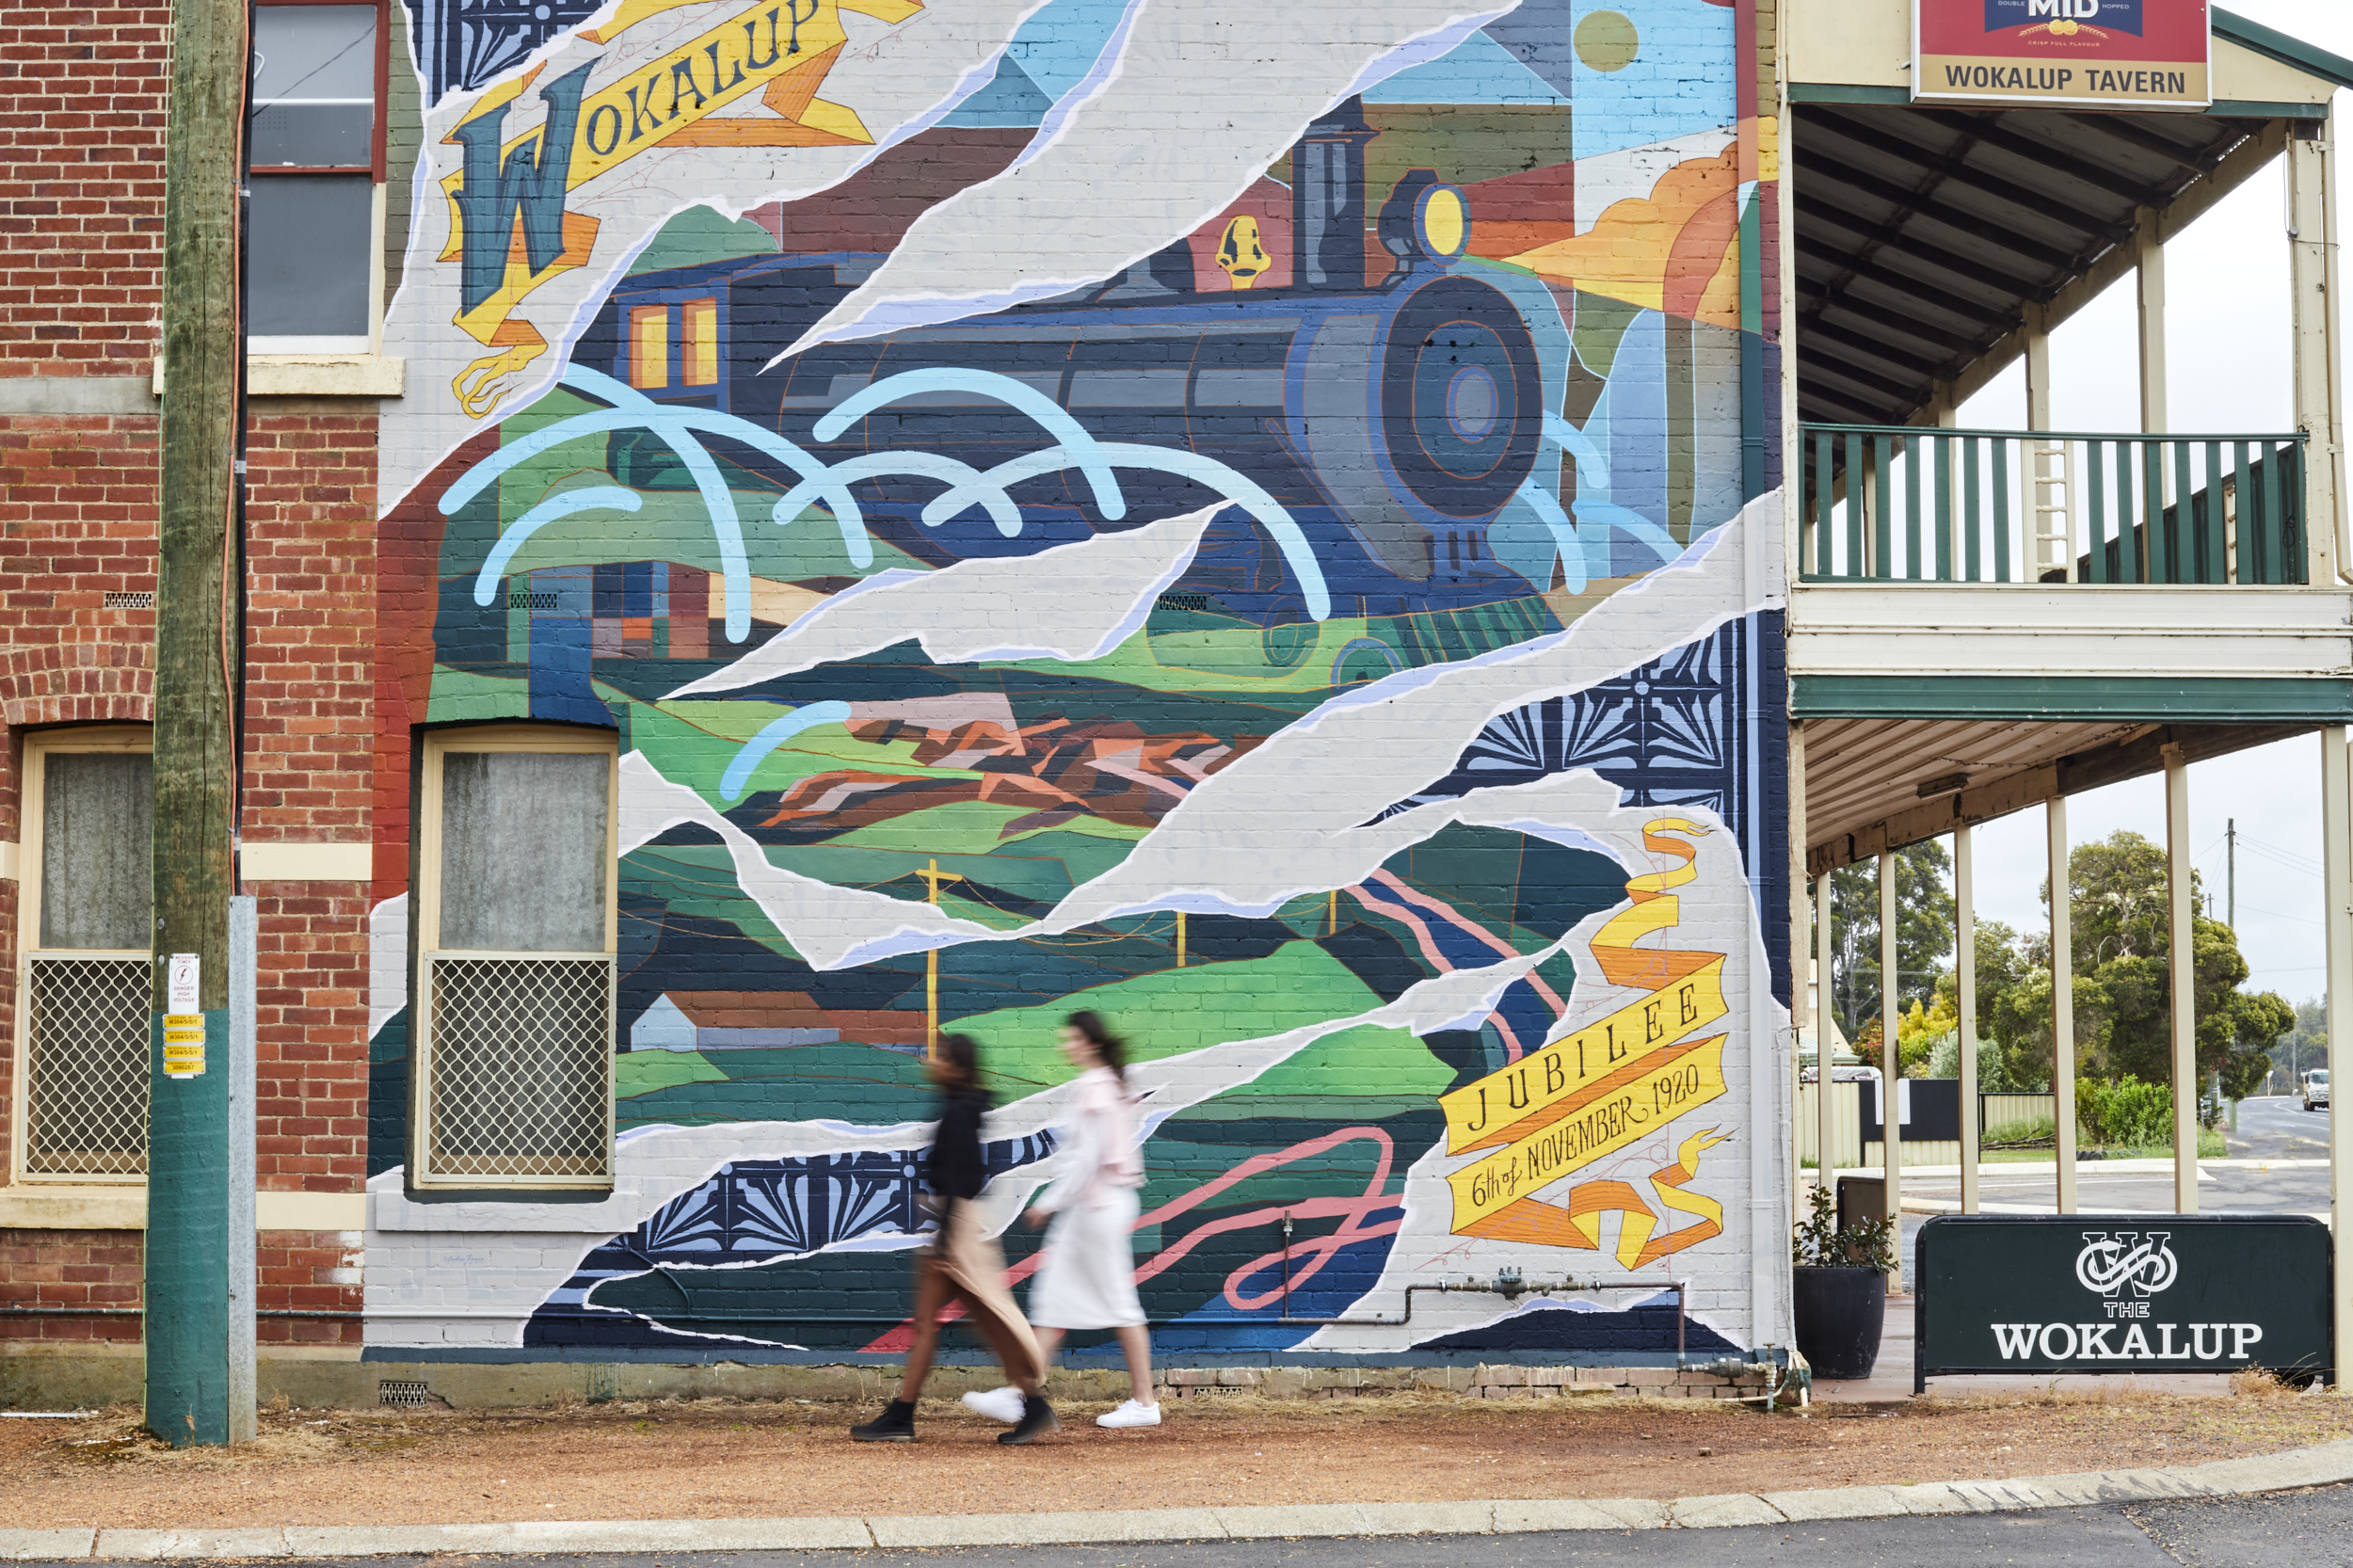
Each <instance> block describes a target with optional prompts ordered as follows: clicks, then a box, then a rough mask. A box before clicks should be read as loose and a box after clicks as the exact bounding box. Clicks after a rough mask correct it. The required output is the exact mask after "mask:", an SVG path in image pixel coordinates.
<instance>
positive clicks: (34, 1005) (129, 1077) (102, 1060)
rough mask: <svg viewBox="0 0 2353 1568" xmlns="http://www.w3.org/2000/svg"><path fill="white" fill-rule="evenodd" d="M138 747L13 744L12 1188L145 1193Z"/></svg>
mask: <svg viewBox="0 0 2353 1568" xmlns="http://www.w3.org/2000/svg"><path fill="white" fill-rule="evenodd" d="M147 746H148V732H147V731H146V730H145V729H143V728H142V729H130V728H107V729H80V730H74V729H69V730H57V731H52V732H50V733H48V734H45V735H37V736H34V737H31V738H30V739H28V741H27V742H26V744H25V769H24V780H25V792H26V800H25V812H24V822H25V832H26V836H27V838H28V839H29V840H32V841H30V842H27V843H26V844H25V845H24V856H23V861H22V864H23V867H24V872H23V882H22V884H21V887H20V892H21V894H22V896H23V898H24V906H25V908H26V910H27V912H28V914H29V915H30V917H31V918H29V919H27V920H24V921H22V922H21V923H20V926H19V936H18V943H19V950H20V951H19V959H20V964H19V969H18V974H19V982H20V990H19V993H18V994H19V996H20V997H21V999H22V1002H23V1005H22V1006H20V1007H19V1008H18V1033H17V1046H18V1057H17V1059H18V1061H19V1062H20V1063H22V1064H23V1066H24V1070H23V1072H22V1073H20V1074H19V1075H18V1083H19V1085H20V1089H19V1100H18V1104H19V1109H20V1119H19V1122H18V1126H19V1127H20V1128H22V1132H21V1134H20V1136H19V1138H18V1140H17V1144H16V1149H15V1155H16V1160H15V1164H16V1172H17V1176H18V1177H19V1178H20V1179H22V1180H25V1181H36V1182H37V1181H74V1182H137V1181H143V1180H144V1179H146V1175H147V1098H148V1053H149V1049H150V1032H151V1029H152V1009H153V1003H152V997H151V988H152V980H151V974H150V958H149V953H148V946H147V944H148V942H149V940H150V937H149V935H148V926H149V911H150V908H151V903H150V896H149V894H150V872H149V864H148V853H149V840H150V822H151V802H152V798H153V792H154V772H153V765H152V760H151V759H150V758H149V756H148V754H147Z"/></svg>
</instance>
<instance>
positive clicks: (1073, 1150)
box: [1038, 1067, 1144, 1213]
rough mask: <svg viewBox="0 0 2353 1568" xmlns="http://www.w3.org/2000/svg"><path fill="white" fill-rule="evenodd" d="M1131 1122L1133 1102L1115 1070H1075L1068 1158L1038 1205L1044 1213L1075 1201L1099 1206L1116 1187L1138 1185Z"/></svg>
mask: <svg viewBox="0 0 2353 1568" xmlns="http://www.w3.org/2000/svg"><path fill="white" fill-rule="evenodd" d="M1137 1127H1138V1118H1137V1114H1136V1102H1135V1101H1134V1100H1133V1099H1132V1098H1130V1097H1129V1096H1128V1090H1127V1086H1126V1085H1125V1084H1123V1083H1121V1082H1120V1080H1119V1075H1118V1074H1117V1073H1114V1072H1112V1070H1111V1069H1110V1068H1109V1067H1089V1068H1088V1069H1087V1070H1086V1071H1085V1072H1083V1073H1080V1075H1079V1080H1078V1084H1077V1086H1076V1093H1075V1095H1074V1096H1073V1102H1072V1105H1071V1118H1070V1144H1069V1157H1070V1158H1069V1163H1068V1164H1067V1165H1065V1166H1064V1168H1063V1174H1062V1175H1061V1176H1058V1177H1056V1178H1055V1180H1054V1185H1053V1187H1052V1189H1051V1190H1050V1191H1049V1192H1048V1193H1047V1194H1046V1196H1045V1197H1044V1198H1043V1199H1041V1200H1040V1201H1039V1204H1038V1207H1039V1208H1043V1209H1046V1210H1047V1211H1048V1212H1049V1213H1050V1212H1054V1211H1057V1210H1060V1209H1064V1208H1070V1207H1071V1206H1072V1205H1074V1204H1079V1203H1083V1204H1085V1205H1086V1206H1087V1207H1088V1208H1101V1207H1102V1206H1103V1204H1104V1203H1105V1202H1106V1201H1108V1200H1109V1198H1110V1195H1111V1194H1112V1192H1114V1191H1116V1190H1117V1189H1119V1188H1123V1187H1141V1186H1143V1185H1144V1155H1143V1151H1142V1150H1141V1149H1140V1148H1139V1147H1138V1146H1137V1144H1138V1137H1137Z"/></svg>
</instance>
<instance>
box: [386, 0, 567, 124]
mask: <svg viewBox="0 0 2353 1568" xmlns="http://www.w3.org/2000/svg"><path fill="white" fill-rule="evenodd" d="M599 4H600V0H408V20H409V24H410V37H411V38H412V39H413V40H415V49H416V55H417V68H418V70H419V71H421V72H424V84H425V102H426V103H428V104H431V103H434V102H437V101H438V100H439V99H440V96H441V95H442V94H443V93H445V92H449V91H452V90H456V89H462V88H478V87H480V86H482V85H483V84H484V83H485V82H488V81H489V80H490V79H491V78H492V77H494V76H496V75H498V73H499V72H502V71H505V70H507V69H508V68H509V67H511V66H516V65H520V64H521V63H522V62H523V61H524V60H526V59H528V58H529V57H530V56H531V52H532V51H533V50H535V49H536V48H538V47H539V46H540V45H541V44H543V43H545V42H547V41H548V40H550V39H552V38H553V37H555V36H556V35H557V34H558V33H562V32H567V31H568V30H570V29H571V28H573V27H576V26H578V25H579V24H581V23H583V22H585V21H587V20H588V18H589V17H590V16H591V15H593V14H594V13H595V11H596V9H597V7H598V5H599Z"/></svg>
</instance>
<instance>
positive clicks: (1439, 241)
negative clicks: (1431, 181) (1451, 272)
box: [1414, 185, 1471, 262]
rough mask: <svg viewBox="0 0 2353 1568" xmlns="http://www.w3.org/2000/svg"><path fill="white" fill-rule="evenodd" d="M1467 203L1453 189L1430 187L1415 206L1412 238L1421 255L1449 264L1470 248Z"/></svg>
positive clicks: (1458, 188)
mask: <svg viewBox="0 0 2353 1568" xmlns="http://www.w3.org/2000/svg"><path fill="white" fill-rule="evenodd" d="M1470 229H1471V216H1470V202H1469V201H1468V200H1466V199H1465V197H1464V195H1463V192H1462V189H1461V187H1459V186H1456V185H1432V186H1431V187H1430V188H1429V189H1428V190H1425V191H1423V192H1422V193H1421V200H1418V201H1417V202H1415V203H1414V237H1415V238H1416V239H1417V240H1418V241H1420V242H1421V249H1422V254H1424V255H1425V256H1428V257H1430V258H1431V259H1432V260H1433V261H1441V262H1450V261H1452V260H1453V259H1454V258H1455V257H1457V256H1460V255H1461V254H1462V253H1463V251H1464V249H1465V248H1466V247H1467V246H1468V245H1469V244H1470Z"/></svg>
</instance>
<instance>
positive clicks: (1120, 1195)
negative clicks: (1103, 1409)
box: [964, 1013, 1160, 1427]
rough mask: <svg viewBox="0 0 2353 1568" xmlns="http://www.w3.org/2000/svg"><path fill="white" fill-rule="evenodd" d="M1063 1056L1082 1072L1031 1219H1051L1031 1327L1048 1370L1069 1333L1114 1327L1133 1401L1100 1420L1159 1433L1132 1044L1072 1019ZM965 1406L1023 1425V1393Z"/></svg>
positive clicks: (1095, 1021) (1082, 1017)
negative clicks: (1140, 1257) (1131, 1087)
mask: <svg viewBox="0 0 2353 1568" xmlns="http://www.w3.org/2000/svg"><path fill="white" fill-rule="evenodd" d="M1062 1048H1063V1054H1064V1056H1067V1057H1068V1058H1069V1059H1070V1061H1071V1064H1073V1065H1074V1066H1076V1067H1078V1068H1079V1069H1080V1072H1079V1080H1078V1083H1077V1084H1076V1086H1075V1091H1076V1094H1075V1103H1074V1104H1073V1107H1072V1112H1073V1113H1072V1116H1071V1121H1070V1144H1069V1150H1068V1163H1067V1164H1066V1165H1065V1166H1064V1170H1063V1174H1062V1176H1060V1177H1059V1178H1058V1179H1057V1180H1056V1181H1055V1182H1054V1184H1053V1186H1052V1187H1051V1188H1049V1189H1048V1191H1047V1192H1046V1193H1045V1194H1044V1196H1043V1197H1042V1198H1041V1199H1040V1200H1039V1201H1038V1203H1037V1204H1036V1205H1035V1206H1034V1207H1032V1208H1031V1210H1030V1223H1031V1224H1033V1225H1034V1224H1041V1223H1043V1222H1044V1220H1045V1218H1046V1217H1047V1216H1049V1215H1050V1216H1051V1217H1052V1220H1053V1224H1052V1228H1050V1229H1049V1230H1048V1231H1047V1233H1046V1258H1045V1261H1044V1262H1043V1263H1042V1264H1040V1265H1039V1268H1038V1271H1037V1274H1036V1277H1035V1278H1034V1279H1032V1281H1031V1282H1030V1322H1031V1325H1032V1330H1033V1332H1035V1334H1036V1335H1037V1341H1038V1350H1039V1352H1041V1353H1042V1354H1043V1355H1044V1356H1045V1358H1046V1361H1047V1363H1048V1365H1049V1366H1050V1365H1051V1364H1052V1362H1053V1359H1054V1351H1055V1349H1056V1348H1057V1347H1058V1346H1059V1345H1060V1344H1061V1343H1062V1336H1063V1335H1064V1334H1065V1333H1066V1332H1068V1331H1070V1330H1072V1329H1105V1328H1108V1329H1116V1330H1118V1331H1119V1346H1120V1349H1121V1350H1123V1351H1125V1352H1127V1354H1128V1386H1129V1388H1130V1390H1131V1395H1132V1397H1131V1398H1129V1399H1128V1401H1127V1402H1126V1403H1124V1404H1122V1405H1121V1406H1120V1407H1119V1408H1118V1409H1116V1410H1113V1411H1111V1412H1108V1413H1107V1414H1105V1415H1102V1416H1096V1418H1095V1424H1096V1426H1101V1427H1157V1426H1159V1425H1160V1404H1159V1401H1157V1400H1154V1399H1153V1397H1152V1341H1151V1339H1150V1337H1149V1336H1147V1335H1146V1334H1145V1333H1144V1304H1143V1303H1142V1302H1140V1301H1139V1300H1138V1299H1137V1297H1136V1255H1135V1242H1134V1240H1133V1237H1134V1232H1135V1228H1136V1218H1137V1215H1138V1213H1139V1212H1140V1211H1141V1206H1140V1203H1139V1200H1138V1198H1137V1195H1136V1189H1138V1188H1139V1187H1142V1186H1143V1185H1144V1159H1143V1155H1142V1153H1141V1152H1140V1150H1139V1149H1138V1147H1137V1144H1138V1139H1137V1131H1136V1102H1135V1100H1134V1099H1133V1097H1131V1096H1129V1095H1128V1084H1127V1073H1126V1068H1127V1047H1126V1044H1125V1043H1124V1042H1123V1041H1121V1040H1120V1038H1119V1037H1118V1036H1117V1035H1115V1034H1113V1033H1112V1032H1111V1030H1110V1029H1109V1028H1108V1027H1107V1026H1106V1025H1105V1024H1104V1022H1103V1020H1102V1018H1101V1017H1100V1016H1097V1015H1096V1014H1094V1013H1074V1014H1072V1015H1071V1016H1069V1017H1068V1018H1067V1019H1066V1020H1064V1026H1063V1032H1062ZM964 1402H965V1403H966V1404H967V1405H968V1406H969V1407H971V1408H972V1409H974V1410H977V1411H979V1412H981V1413H982V1414H983V1415H984V1416H995V1417H996V1418H997V1419H999V1420H1003V1421H1013V1420H1017V1419H1019V1417H1020V1414H1021V1400H1020V1395H1019V1393H1018V1391H1017V1390H1015V1389H1012V1388H1000V1389H997V1390H995V1391H994V1392H992V1393H987V1394H967V1395H966V1396H965V1397H964Z"/></svg>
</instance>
